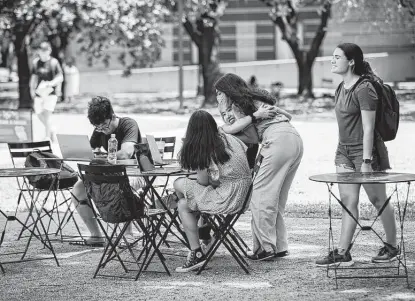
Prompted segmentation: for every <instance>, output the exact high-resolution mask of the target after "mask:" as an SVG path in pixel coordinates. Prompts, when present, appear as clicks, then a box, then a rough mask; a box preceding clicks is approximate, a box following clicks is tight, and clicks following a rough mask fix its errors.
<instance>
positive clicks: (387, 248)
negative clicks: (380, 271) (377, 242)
mask: <svg viewBox="0 0 415 301" xmlns="http://www.w3.org/2000/svg"><path fill="white" fill-rule="evenodd" d="M398 256H399V247H396V248H395V247H393V246H391V245H390V244H388V243H386V242H385V243H384V246H383V247H382V248H380V249H379V253H378V255H376V256H375V257H372V262H373V263H386V262H392V261H395V260H397V259H398Z"/></svg>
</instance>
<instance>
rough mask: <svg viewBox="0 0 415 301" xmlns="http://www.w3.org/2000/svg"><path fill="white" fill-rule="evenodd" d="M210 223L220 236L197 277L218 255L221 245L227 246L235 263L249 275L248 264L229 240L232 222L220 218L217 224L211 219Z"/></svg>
mask: <svg viewBox="0 0 415 301" xmlns="http://www.w3.org/2000/svg"><path fill="white" fill-rule="evenodd" d="M209 221H210V223H211V224H212V226H213V227H214V231H215V232H216V233H217V234H218V235H219V237H216V239H215V242H214V243H213V246H212V247H211V249H210V250H209V252H208V254H207V257H206V260H205V262H204V264H203V265H202V266H201V267H200V268H199V269H198V271H197V275H199V274H200V273H201V272H202V271H203V270H204V269H205V267H206V266H207V264H208V263H209V261H210V260H211V259H212V257H213V255H214V254H215V253H216V251H217V249H218V248H219V246H220V245H221V244H223V245H224V246H225V248H226V249H227V250H228V251H229V253H230V254H231V255H232V257H233V258H234V259H235V261H236V262H237V263H238V264H239V266H240V267H241V268H242V269H243V270H244V272H245V273H246V274H249V270H248V268H247V266H248V263H247V262H246V261H245V259H244V258H243V257H242V255H241V254H240V253H239V251H238V250H237V249H236V247H235V246H234V245H233V244H232V242H231V241H230V240H229V239H228V238H227V236H228V234H229V232H230V230H231V228H232V226H231V224H230V223H231V221H228V222H227V221H226V220H221V219H220V218H218V219H217V223H216V222H215V221H214V220H213V219H212V218H209Z"/></svg>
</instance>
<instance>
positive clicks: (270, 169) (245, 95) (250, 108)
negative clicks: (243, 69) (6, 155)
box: [215, 73, 303, 260]
mask: <svg viewBox="0 0 415 301" xmlns="http://www.w3.org/2000/svg"><path fill="white" fill-rule="evenodd" d="M215 88H216V95H217V99H218V101H219V102H222V101H228V102H229V103H231V104H232V106H233V108H234V112H235V115H236V116H238V115H239V117H240V118H239V119H238V120H237V121H235V122H234V123H233V124H229V125H224V126H223V130H224V131H225V132H226V133H230V134H233V133H237V132H239V131H241V130H242V129H244V128H245V127H246V126H248V125H249V124H251V123H253V124H254V125H255V128H256V130H257V133H258V137H259V141H260V142H261V144H262V148H261V151H260V153H261V155H262V156H263V157H264V158H263V161H262V164H261V168H260V169H259V173H258V174H257V176H256V178H255V181H254V187H253V192H252V197H251V203H250V208H251V212H252V221H251V226H252V236H253V249H252V251H253V253H252V254H249V255H248V258H250V259H252V260H266V259H270V258H273V257H283V256H286V255H288V242H287V229H286V226H285V222H284V217H283V216H284V211H285V205H286V203H287V198H288V191H289V190H290V187H291V184H292V182H293V179H294V176H295V173H296V171H297V169H298V166H299V165H300V162H301V158H302V156H303V142H302V139H301V137H300V135H299V134H298V133H297V131H296V130H295V128H294V127H293V126H292V125H291V124H290V122H289V121H290V120H291V115H290V114H289V113H287V112H286V111H284V110H282V109H280V108H278V107H273V105H274V104H275V99H274V98H273V97H272V96H271V95H270V94H269V93H268V92H266V91H264V90H260V89H257V88H250V87H248V85H247V83H246V82H245V81H244V80H243V79H242V78H241V77H239V76H237V75H235V74H232V73H228V74H225V75H224V76H222V77H221V78H220V79H219V80H218V81H217V82H216V83H215ZM264 106H265V107H271V108H274V109H275V110H276V114H275V116H273V117H272V118H267V119H258V118H259V116H260V115H259V114H258V113H259V112H260V111H261V110H262V107H264ZM260 108H261V110H260ZM241 113H242V115H240V114H241Z"/></svg>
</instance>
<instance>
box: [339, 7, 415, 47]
mask: <svg viewBox="0 0 415 301" xmlns="http://www.w3.org/2000/svg"><path fill="white" fill-rule="evenodd" d="M351 19H352V20H365V21H366V22H365V23H364V24H363V26H364V27H363V30H365V31H372V32H373V31H378V32H379V33H383V34H387V33H388V32H393V31H396V30H401V31H402V32H406V33H407V34H408V38H409V39H411V43H412V44H415V1H414V0H378V1H365V0H347V1H344V0H337V1H336V6H335V9H333V21H335V22H344V21H347V20H351ZM408 29H410V30H408Z"/></svg>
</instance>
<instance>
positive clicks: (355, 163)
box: [334, 144, 381, 172]
mask: <svg viewBox="0 0 415 301" xmlns="http://www.w3.org/2000/svg"><path fill="white" fill-rule="evenodd" d="M334 163H335V164H336V166H343V167H345V168H347V169H350V171H357V172H359V171H360V170H361V168H362V163H363V144H358V145H342V144H338V146H337V150H336V157H335V159H334ZM372 169H373V171H381V169H380V161H379V155H378V152H377V150H376V147H375V146H374V147H373V150H372Z"/></svg>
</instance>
